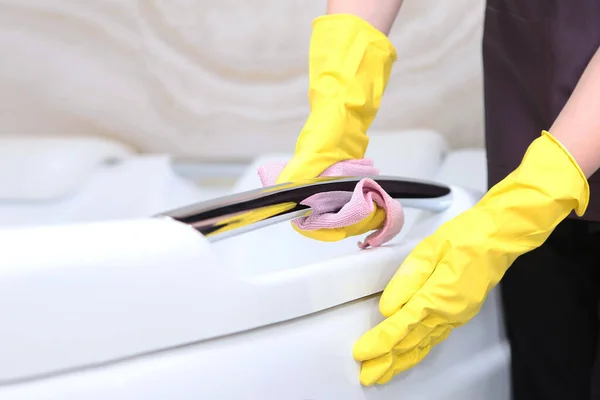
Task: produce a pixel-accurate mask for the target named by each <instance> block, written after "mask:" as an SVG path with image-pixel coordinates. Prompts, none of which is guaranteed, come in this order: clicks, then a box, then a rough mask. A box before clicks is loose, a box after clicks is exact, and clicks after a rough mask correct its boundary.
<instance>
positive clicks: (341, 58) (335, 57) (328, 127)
mask: <svg viewBox="0 0 600 400" xmlns="http://www.w3.org/2000/svg"><path fill="white" fill-rule="evenodd" d="M395 60H396V51H395V49H394V47H393V45H392V44H391V42H390V41H389V40H388V38H387V37H386V35H385V34H383V33H382V32H380V31H378V30H377V29H375V28H374V27H373V26H372V25H370V24H369V23H368V22H366V21H364V20H363V19H361V18H359V17H357V16H354V15H348V14H333V15H325V16H322V17H318V18H316V19H315V20H314V22H313V33H312V37H311V42H310V50H309V94H308V97H309V102H310V108H311V113H310V116H309V117H308V119H307V121H306V124H305V125H304V128H303V129H302V131H301V133H300V136H299V138H298V141H297V143H296V150H295V153H294V156H293V158H292V159H291V160H290V162H289V163H288V164H287V166H286V167H285V169H284V170H283V171H282V173H281V174H280V175H279V177H278V179H277V182H276V183H284V182H295V181H298V180H303V179H310V178H315V177H317V176H319V175H320V174H321V173H322V172H323V171H325V170H326V169H327V168H329V167H330V166H332V165H333V164H335V163H337V162H340V161H344V160H352V159H361V158H363V157H364V154H365V151H366V149H367V145H368V143H369V138H368V137H367V129H368V128H369V126H370V124H371V122H372V121H373V119H374V118H375V115H376V113H377V110H378V109H379V105H380V102H381V97H382V95H383V92H384V90H385V88H386V86H387V82H388V80H389V77H390V73H391V68H392V64H393V63H394V61H395ZM382 217H383V218H382ZM383 220H385V213H383V211H382V210H381V209H375V210H374V211H373V214H372V215H370V216H369V218H367V219H365V221H364V222H362V221H361V222H360V223H358V224H355V225H354V226H352V227H348V229H346V230H344V229H337V230H336V231H337V232H335V233H334V232H329V230H319V231H302V232H301V233H302V234H303V235H305V236H308V237H311V238H314V239H317V240H327V241H332V240H339V239H340V238H344V237H348V236H354V235H360V234H362V233H365V232H368V231H370V230H374V229H378V228H379V227H380V226H381V223H382V221H383ZM334 238H335V239H334Z"/></svg>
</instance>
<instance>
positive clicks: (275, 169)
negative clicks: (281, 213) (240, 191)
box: [258, 159, 404, 249]
mask: <svg viewBox="0 0 600 400" xmlns="http://www.w3.org/2000/svg"><path fill="white" fill-rule="evenodd" d="M285 165H286V163H283V162H275V163H269V164H266V165H263V166H261V167H260V168H258V176H259V177H260V181H261V183H262V185H263V187H264V186H271V185H274V184H275V181H276V180H277V177H278V176H279V174H280V173H281V171H283V168H284V167H285ZM368 175H371V176H373V175H379V170H378V169H377V168H375V167H374V166H373V162H372V161H371V160H369V159H361V160H348V161H342V162H339V163H337V164H334V165H332V166H331V167H329V168H327V169H326V170H325V171H324V172H323V173H322V174H321V175H320V176H368ZM373 202H375V204H377V206H379V207H381V208H383V209H384V210H385V214H386V218H385V222H384V224H383V226H382V227H381V228H380V229H378V230H376V231H375V232H373V233H371V234H369V235H368V236H367V237H366V239H365V241H364V242H359V243H358V246H359V247H360V248H361V249H366V248H367V247H369V246H372V247H378V246H381V245H382V244H384V243H386V242H388V241H390V240H391V239H393V238H394V237H395V236H396V235H397V234H398V233H400V231H401V230H402V226H403V225H404V212H403V211H402V206H401V205H400V203H399V202H398V201H396V200H394V199H392V198H391V197H390V195H388V194H387V193H386V192H385V191H384V190H383V189H382V188H381V186H379V185H378V184H377V182H375V181H374V180H373V179H369V178H364V179H361V180H360V182H359V183H358V184H357V185H356V187H355V188H354V191H353V192H342V191H334V192H326V193H317V194H315V195H312V196H310V197H309V198H307V199H306V200H304V201H302V202H301V203H300V204H302V205H305V206H308V207H310V208H311V209H312V213H311V214H310V215H309V216H307V217H302V218H298V219H295V220H294V221H293V223H294V224H295V225H296V226H297V227H298V228H299V229H301V230H306V231H311V230H317V229H331V228H341V227H345V226H349V225H353V224H356V223H358V222H360V221H361V220H363V219H365V218H366V217H368V216H369V215H370V214H371V213H372V212H373V210H374V207H375V206H374V205H373Z"/></svg>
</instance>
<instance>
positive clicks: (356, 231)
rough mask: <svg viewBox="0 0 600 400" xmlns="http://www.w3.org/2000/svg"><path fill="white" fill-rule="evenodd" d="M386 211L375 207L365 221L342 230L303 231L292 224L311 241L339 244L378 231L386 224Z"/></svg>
mask: <svg viewBox="0 0 600 400" xmlns="http://www.w3.org/2000/svg"><path fill="white" fill-rule="evenodd" d="M385 217H386V215H385V211H384V210H383V209H382V208H379V207H375V210H373V212H372V213H371V214H369V216H368V217H366V218H364V219H363V220H361V221H359V222H357V223H355V224H353V225H348V226H345V227H341V228H331V229H317V230H314V231H303V230H302V229H300V228H298V227H297V226H296V225H294V224H292V227H293V228H294V230H295V231H296V232H298V233H300V234H301V235H303V236H306V237H308V238H310V239H315V240H320V241H322V242H337V241H339V240H342V239H346V238H348V237H352V236H357V235H362V234H363V233H365V232H369V231H372V230H374V229H378V228H379V227H380V226H382V225H383V223H384V222H385Z"/></svg>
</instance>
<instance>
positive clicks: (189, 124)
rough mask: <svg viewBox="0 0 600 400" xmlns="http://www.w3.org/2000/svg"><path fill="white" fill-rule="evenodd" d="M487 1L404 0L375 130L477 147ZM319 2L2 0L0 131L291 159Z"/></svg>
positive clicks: (185, 152)
mask: <svg viewBox="0 0 600 400" xmlns="http://www.w3.org/2000/svg"><path fill="white" fill-rule="evenodd" d="M483 3H484V0H452V1H442V0H406V1H405V6H404V8H403V10H402V11H401V15H400V17H399V18H398V21H397V22H396V25H395V28H394V30H393V33H392V34H391V36H390V37H391V40H392V42H393V43H394V44H395V45H396V47H397V50H398V56H399V57H398V62H397V63H396V64H395V67H394V71H393V77H392V80H391V83H390V86H389V89H388V91H387V92H386V96H385V99H384V104H383V106H382V109H381V111H380V114H379V116H378V118H377V119H376V122H375V123H374V125H373V132H375V131H386V132H389V131H397V130H399V129H406V128H432V129H435V130H437V131H439V132H441V133H443V134H444V135H445V137H446V138H447V139H448V140H449V142H450V144H451V145H452V146H454V147H464V146H481V145H482V129H483V124H482V85H481V59H480V58H481V57H480V47H481V46H480V41H481V33H482V18H483ZM324 8H325V0H309V1H306V0H286V1H280V0H248V1H237V0H0V134H2V135H99V136H104V137H111V138H117V139H119V140H122V141H124V142H126V143H128V144H131V145H133V146H135V147H136V148H138V149H140V150H143V151H148V152H171V153H173V154H176V155H178V156H181V157H194V158H201V159H223V158H225V159H235V158H243V159H245V158H250V157H253V156H255V155H257V154H260V153H265V152H270V151H291V150H292V148H293V144H294V142H295V139H296V136H297V134H298V132H299V130H300V129H301V127H302V124H303V122H304V120H305V118H306V116H307V112H308V105H307V99H306V93H307V54H308V42H309V37H310V29H311V21H312V19H313V18H314V17H316V16H318V15H320V14H321V13H323V10H324Z"/></svg>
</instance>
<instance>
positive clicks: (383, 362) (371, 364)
mask: <svg viewBox="0 0 600 400" xmlns="http://www.w3.org/2000/svg"><path fill="white" fill-rule="evenodd" d="M446 329H447V327H446V326H444V325H442V326H436V327H434V328H433V329H431V330H429V334H427V335H425V336H423V337H422V339H421V340H420V341H419V342H417V343H415V344H414V346H413V347H412V348H411V350H410V351H409V352H407V353H404V354H405V355H399V354H398V353H397V351H396V349H395V348H394V349H393V350H392V351H390V352H388V353H386V354H383V355H381V356H379V357H377V358H374V359H371V360H366V361H364V362H363V363H362V365H361V370H360V382H361V384H363V385H366V386H369V385H372V384H374V383H379V382H380V381H382V380H389V379H391V378H392V377H393V376H394V375H395V374H396V373H398V372H400V371H399V370H398V368H399V367H398V365H400V368H402V367H404V365H405V363H402V362H401V363H400V364H398V360H403V359H404V360H413V359H414V360H416V361H415V363H416V362H418V361H420V360H418V355H419V354H420V352H422V351H423V349H424V348H426V347H427V346H428V345H429V343H430V342H431V340H432V338H435V337H437V336H439V335H440V334H442V333H443V332H444V331H445V330H446ZM401 357H404V358H401ZM423 357H424V355H423Z"/></svg>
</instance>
